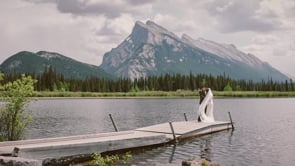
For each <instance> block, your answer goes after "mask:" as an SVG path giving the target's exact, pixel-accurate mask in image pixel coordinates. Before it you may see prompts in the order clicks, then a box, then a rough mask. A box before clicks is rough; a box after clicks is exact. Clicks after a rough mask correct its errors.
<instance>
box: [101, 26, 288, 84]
mask: <svg viewBox="0 0 295 166" xmlns="http://www.w3.org/2000/svg"><path fill="white" fill-rule="evenodd" d="M101 67H102V68H103V69H105V70H106V71H108V72H110V73H113V74H114V75H117V76H119V77H128V78H131V79H135V78H140V77H146V76H150V75H162V74H167V73H169V74H176V73H180V74H189V73H191V72H193V73H195V74H197V73H202V74H212V75H220V74H227V75H229V76H230V77H232V78H236V79H253V80H261V79H265V78H269V77H271V76H273V79H275V77H276V78H277V79H281V78H286V77H285V76H284V75H283V74H281V73H280V72H279V71H277V70H275V69H273V68H272V67H271V66H269V65H266V64H265V63H264V62H262V61H260V60H259V59H258V58H256V57H255V56H252V55H249V54H246V53H243V52H242V51H240V50H238V49H237V48H236V47H235V46H234V45H232V44H220V43H217V42H214V41H210V40H206V39H202V38H199V39H196V40H195V39H193V38H192V37H190V36H189V35H187V34H183V35H182V36H181V38H179V37H178V36H177V35H175V34H174V33H173V32H170V31H169V30H167V29H165V28H164V27H162V26H160V25H158V24H156V23H154V22H152V21H147V22H146V23H143V22H140V21H137V22H136V23H135V26H134V28H133V30H132V33H131V34H130V35H129V36H128V37H127V38H126V39H125V40H124V41H123V42H122V43H121V44H119V46H118V47H117V48H114V49H112V50H111V51H109V52H107V53H106V54H105V55H104V57H103V62H102V64H101Z"/></svg>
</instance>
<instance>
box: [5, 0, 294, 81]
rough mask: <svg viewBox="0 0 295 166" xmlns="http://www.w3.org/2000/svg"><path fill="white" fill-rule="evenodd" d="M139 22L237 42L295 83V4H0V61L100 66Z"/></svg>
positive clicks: (266, 0)
mask: <svg viewBox="0 0 295 166" xmlns="http://www.w3.org/2000/svg"><path fill="white" fill-rule="evenodd" d="M138 20H139V21H143V22H145V21H147V20H152V21H154V22H156V23H157V24H159V25H161V26H163V27H165V28H167V29H168V30H170V31H172V32H174V33H176V34H177V35H181V34H183V33H186V34H188V35H189V36H191V37H192V38H194V39H198V38H200V37H201V38H205V39H207V40H213V41H216V42H219V43H227V44H234V45H236V47H237V48H238V49H240V50H242V51H244V52H246V53H251V54H254V55H256V56H257V57H258V58H259V59H261V60H263V61H266V62H268V63H269V64H271V65H272V66H274V67H275V68H277V69H279V70H280V71H282V72H283V73H285V74H288V75H289V76H292V77H293V78H295V1H294V0H1V1H0V27H1V29H0V51H1V52H0V63H2V62H3V61H4V60H5V59H6V58H8V57H9V56H11V55H13V54H15V53H17V52H19V51H23V50H27V51H32V52H37V51H39V50H45V51H52V52H58V53H61V54H63V55H65V56H68V57H71V58H73V59H76V60H79V61H83V62H86V63H90V64H94V65H100V64H101V62H102V57H103V55H104V53H105V52H107V51H110V50H111V49H112V48H114V47H116V46H117V45H118V44H119V43H120V42H122V41H123V40H124V39H125V38H126V37H127V36H128V35H129V34H130V33H131V31H132V27H133V26H134V23H135V21H138Z"/></svg>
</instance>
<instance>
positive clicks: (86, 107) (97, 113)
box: [28, 98, 295, 166]
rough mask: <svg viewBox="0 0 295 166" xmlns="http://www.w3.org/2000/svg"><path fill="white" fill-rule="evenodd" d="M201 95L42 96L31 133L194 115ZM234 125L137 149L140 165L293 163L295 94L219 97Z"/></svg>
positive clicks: (108, 128) (221, 114)
mask: <svg viewBox="0 0 295 166" xmlns="http://www.w3.org/2000/svg"><path fill="white" fill-rule="evenodd" d="M197 107H198V100H197V99H57V100H38V101H36V102H33V103H32V104H31V106H30V109H32V110H34V122H33V124H32V126H31V129H30V133H29V135H28V138H44V137H56V136H69V135H78V134H88V133H101V132H113V131H114V129H113V126H112V123H111V121H110V119H109V114H112V115H113V118H114V120H115V121H116V123H117V126H118V129H119V130H121V131H123V130H129V129H135V128H138V127H143V126H147V125H152V124H157V123H163V122H168V121H182V120H184V117H183V113H186V114H187V117H188V119H189V120H194V119H196V110H197ZM229 111H230V112H231V114H232V117H233V120H234V121H235V127H236V130H234V131H233V132H232V131H223V132H219V133H215V134H211V135H207V136H203V137H199V138H196V139H193V140H190V141H188V142H185V143H181V144H178V145H176V146H173V145H171V146H168V147H159V148H154V149H150V150H146V151H145V152H138V153H137V154H133V158H132V160H133V161H132V162H133V163H134V164H136V165H151V164H152V163H161V164H163V165H180V163H181V161H182V160H184V159H189V158H206V159H208V160H211V161H212V162H214V163H218V164H220V165H222V166H223V165H242V166H243V165H245V166H248V165H251V166H253V165H257V166H258V165H259V166H261V165H286V166H288V165H294V164H295V157H294V156H295V141H294V140H295V98H267V99H266V98H265V99H261V98H258V99H257V98H251V99H244V98H243V99H215V100H214V115H215V119H216V120H228V119H229V118H228V113H227V112H229Z"/></svg>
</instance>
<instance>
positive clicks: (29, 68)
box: [0, 51, 115, 79]
mask: <svg viewBox="0 0 295 166" xmlns="http://www.w3.org/2000/svg"><path fill="white" fill-rule="evenodd" d="M49 66H52V67H53V68H54V69H55V70H56V72H57V73H60V74H63V75H64V77H65V78H75V79H84V78H86V77H91V76H94V77H98V78H106V79H114V78H115V76H113V75H111V74H108V73H107V72H105V71H104V70H103V69H101V68H100V67H98V66H94V65H90V64H86V63H82V62H79V61H76V60H74V59H71V58H68V57H66V56H63V55H61V54H58V53H53V52H47V51H39V52H37V53H32V52H28V51H22V52H19V53H17V54H15V55H12V56H11V57H9V58H8V59H6V60H5V61H4V62H3V63H2V64H1V65H0V70H1V71H3V72H4V73H13V72H16V73H26V72H32V73H36V74H40V73H42V72H43V71H44V69H45V68H46V67H49Z"/></svg>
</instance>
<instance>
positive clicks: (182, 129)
mask: <svg viewBox="0 0 295 166" xmlns="http://www.w3.org/2000/svg"><path fill="white" fill-rule="evenodd" d="M172 126H173V128H174V131H175V134H176V139H185V138H188V137H192V136H196V135H204V134H209V133H212V132H217V131H221V130H226V129H230V128H231V125H230V123H229V122H222V121H217V122H211V123H204V122H197V121H181V122H172ZM173 138H174V137H173V135H172V131H171V128H170V125H169V123H162V124H156V125H152V126H147V127H142V128H138V129H135V130H129V131H121V132H112V133H100V134H89V135H79V136H69V137H58V138H44V139H31V140H22V141H10V142H0V155H1V154H8V153H12V154H14V155H15V156H18V157H23V158H30V159H37V160H44V159H48V158H61V157H65V156H74V155H79V154H91V153H93V152H98V153H101V152H107V151H114V150H122V149H130V148H136V147H142V146H152V145H157V144H165V143H168V142H170V141H172V140H173Z"/></svg>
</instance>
